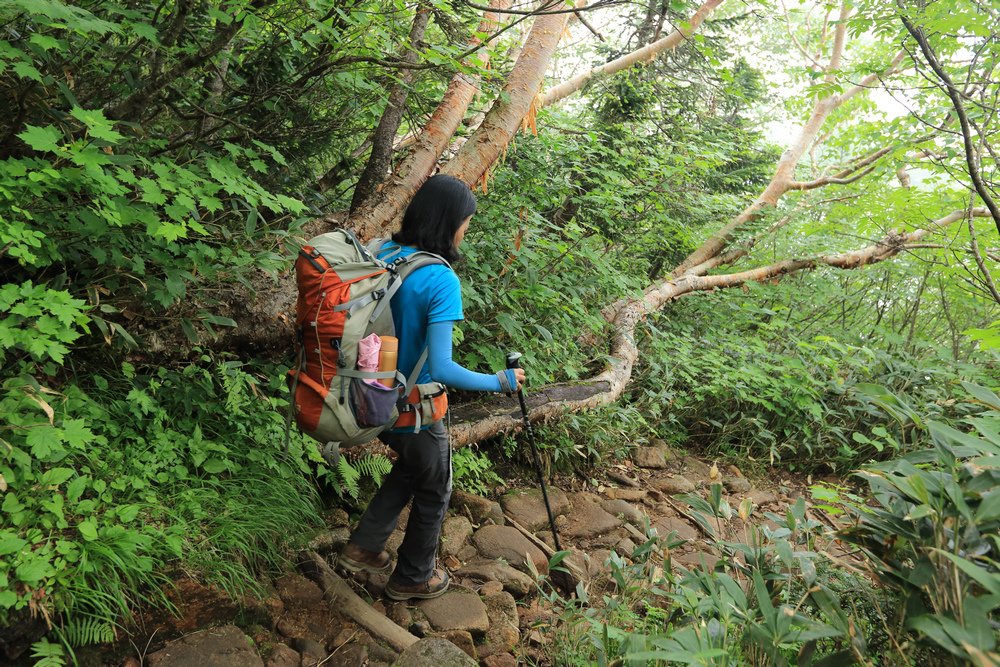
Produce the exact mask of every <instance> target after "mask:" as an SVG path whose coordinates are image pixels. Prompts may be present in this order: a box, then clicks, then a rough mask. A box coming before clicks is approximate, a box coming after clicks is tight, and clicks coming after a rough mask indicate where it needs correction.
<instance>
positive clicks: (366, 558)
mask: <svg viewBox="0 0 1000 667" xmlns="http://www.w3.org/2000/svg"><path fill="white" fill-rule="evenodd" d="M475 212H476V197H475V195H474V194H472V191H471V190H470V189H469V186H468V185H466V184H465V183H463V182H462V181H460V180H458V179H457V178H454V177H451V176H444V175H438V176H433V177H431V178H430V179H429V180H428V181H427V182H426V183H424V185H423V186H422V187H421V188H420V190H418V191H417V194H416V195H415V196H414V197H413V201H411V202H410V205H409V206H408V207H407V209H406V213H405V214H404V215H403V224H402V227H401V229H400V230H399V232H397V233H396V234H394V235H393V237H392V242H389V243H386V244H384V245H383V246H382V248H381V250H379V252H378V256H379V258H380V259H382V260H386V261H392V260H394V259H396V258H398V257H400V256H406V255H409V254H411V253H414V252H417V251H425V252H431V253H434V254H436V255H440V256H441V257H443V258H444V259H446V260H447V261H449V262H454V261H456V260H458V259H459V254H458V248H459V246H460V245H461V244H462V239H463V238H464V237H465V232H466V230H468V228H469V221H470V220H471V218H472V215H473V214H474V213H475ZM391 308H392V317H393V320H394V321H395V324H396V336H397V337H398V338H399V360H398V368H399V370H400V371H401V372H402V373H403V375H404V376H407V377H409V375H410V373H411V372H412V371H413V369H414V367H415V366H416V364H417V361H418V360H419V358H420V356H421V354H422V352H423V350H424V347H425V346H426V347H427V363H426V364H425V365H424V368H423V370H422V371H421V372H420V375H419V378H418V380H417V382H418V383H426V382H440V383H442V384H445V385H448V386H449V387H452V388H455V389H464V390H468V391H493V392H505V393H512V392H516V391H517V390H518V389H519V388H520V386H521V385H522V384H523V382H524V371H523V370H521V369H519V368H518V369H508V370H504V371H500V372H499V373H497V374H496V375H489V374H484V373H474V372H472V371H469V370H467V369H465V368H463V367H462V366H460V365H458V364H457V363H455V362H454V361H453V360H452V358H451V355H452V344H451V341H452V328H453V327H454V325H455V322H457V321H459V320H462V319H464V315H463V312H462V294H461V285H460V284H459V280H458V276H457V275H455V272H454V271H453V270H452V269H451V267H450V266H448V265H445V264H434V265H430V266H424V267H421V268H418V269H416V270H414V271H413V273H411V274H410V275H409V277H407V279H406V280H405V281H404V282H403V285H402V287H400V290H399V293H398V294H397V295H396V296H395V297H394V298H393V300H392V302H391ZM379 437H380V439H381V440H382V441H383V442H384V443H385V444H386V445H388V446H389V447H390V448H392V450H393V451H394V452H396V454H397V459H396V462H395V463H394V464H393V467H392V471H391V472H390V473H389V474H388V475H387V476H386V478H385V481H384V482H383V483H382V486H381V487H379V490H378V492H377V493H376V494H375V497H374V498H373V499H372V501H371V503H370V504H369V505H368V508H367V510H365V513H364V515H363V516H362V517H361V521H360V522H359V523H358V526H357V528H356V529H355V530H354V532H353V533H352V535H351V539H350V542H349V543H348V544H347V546H345V547H344V549H343V550H342V551H341V553H340V558H339V563H340V565H341V566H343V567H344V569H347V570H349V571H359V570H364V571H367V572H386V571H388V570H389V569H390V568H391V566H392V563H391V559H390V556H389V554H388V552H386V551H384V550H383V547H384V546H385V542H386V540H387V539H388V538H389V535H390V533H392V531H393V529H394V528H395V527H396V522H397V521H398V519H399V514H400V512H401V511H402V509H403V507H405V506H406V504H407V503H408V502H410V500H411V499H412V501H413V505H412V507H411V508H410V518H409V521H408V522H407V525H406V533H405V535H404V537H403V543H402V545H400V547H399V553H398V557H397V563H396V567H395V569H394V570H393V572H392V575H391V576H390V577H389V582H388V583H387V584H386V587H385V593H386V595H387V596H388V597H389V598H390V599H392V600H408V599H410V598H423V599H428V598H434V597H437V596H439V595H442V594H443V593H444V592H445V591H446V590H447V589H448V583H449V579H448V572H447V571H446V570H444V569H442V568H435V562H436V556H437V546H438V537H439V534H440V532H441V524H442V522H443V521H444V517H445V514H446V513H447V510H448V502H449V500H450V498H451V446H450V444H449V439H448V431H447V429H446V428H445V426H444V423H443V422H442V421H441V420H438V421H436V422H433V423H430V424H423V425H422V427H421V429H420V430H419V431H418V432H414V430H413V428H405V429H400V428H393V429H390V430H388V431H385V432H383V433H382V435H380V436H379Z"/></svg>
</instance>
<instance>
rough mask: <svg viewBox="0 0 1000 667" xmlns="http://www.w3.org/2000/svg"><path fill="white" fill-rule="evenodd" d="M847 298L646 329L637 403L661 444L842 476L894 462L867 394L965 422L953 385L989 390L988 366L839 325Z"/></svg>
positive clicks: (771, 296)
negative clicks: (886, 394) (872, 387)
mask: <svg viewBox="0 0 1000 667" xmlns="http://www.w3.org/2000/svg"><path fill="white" fill-rule="evenodd" d="M870 280H877V279H876V278H875V277H872V278H865V277H861V278H858V279H856V280H855V281H852V282H861V284H862V289H864V287H863V286H864V285H865V284H866V283H868V282H869V281H870ZM847 285H850V283H847ZM845 286H846V285H842V284H839V283H838V282H836V281H835V280H828V279H822V278H816V279H802V280H788V281H787V282H786V283H785V284H783V285H781V286H774V285H769V286H766V287H760V286H756V285H754V286H750V287H748V288H747V290H746V291H744V292H743V293H740V292H735V293H729V294H725V295H723V294H719V295H715V297H713V299H712V302H711V303H707V302H705V301H704V300H697V299H692V300H688V301H685V302H683V303H679V304H677V305H675V306H674V307H673V308H672V309H671V310H670V311H669V312H668V313H667V314H665V315H664V316H662V317H660V318H657V319H654V320H651V321H650V322H649V323H648V325H647V332H648V338H647V341H648V342H647V347H646V349H647V350H648V352H647V354H646V355H645V356H644V357H643V367H642V368H641V370H640V380H639V382H638V383H637V384H636V385H635V386H634V389H633V390H632V398H633V400H634V401H635V402H636V404H637V405H639V406H641V410H642V412H643V413H644V414H646V415H647V419H650V421H651V422H653V423H657V422H654V421H653V420H656V419H658V425H657V431H658V434H659V435H660V436H661V437H664V438H666V439H668V440H687V441H689V442H691V443H692V444H695V445H696V446H698V447H699V448H703V449H705V450H706V451H708V452H712V453H716V452H718V453H723V454H726V455H729V456H733V457H735V458H739V459H744V460H746V459H747V458H749V459H750V460H757V461H761V462H762V463H768V464H773V463H774V462H776V461H783V462H785V463H786V464H788V465H794V466H797V467H802V468H807V469H813V468H816V467H819V466H822V467H826V468H830V469H835V470H840V469H844V468H847V467H851V466H856V465H858V464H860V463H863V462H865V461H869V460H872V459H885V458H890V457H892V456H895V455H897V454H898V453H900V451H901V446H902V445H901V443H905V442H906V440H905V437H904V429H903V427H900V426H895V427H894V426H893V425H891V424H890V425H886V424H884V423H883V420H882V414H881V411H880V410H877V409H873V408H872V406H871V404H870V402H869V401H867V400H866V394H865V392H864V391H863V389H864V385H866V384H867V383H873V382H874V383H883V384H887V385H888V386H889V387H891V388H892V389H893V390H895V391H899V392H905V393H906V394H907V395H908V396H909V397H910V400H911V401H913V402H915V403H916V404H917V405H919V406H920V409H921V410H923V411H925V412H926V413H928V414H932V415H940V416H948V417H955V416H961V415H962V414H963V413H964V412H966V411H967V410H968V409H969V407H970V406H969V405H968V404H967V403H966V402H964V401H963V400H961V397H962V396H963V395H964V392H963V391H962V389H961V385H960V381H961V380H963V379H979V380H980V381H987V379H986V378H988V377H989V375H990V374H991V373H992V372H993V370H992V368H993V364H994V362H993V361H992V359H993V357H992V355H990V354H980V353H977V352H971V353H970V354H971V355H972V357H973V358H974V359H977V360H978V362H977V363H972V362H971V360H970V361H969V362H965V361H956V360H955V359H954V356H953V353H954V350H949V349H948V348H943V347H941V346H940V345H938V344H936V343H935V342H932V341H928V340H924V339H922V338H919V337H913V338H910V339H909V340H907V336H906V335H905V333H906V331H907V330H908V329H909V324H904V325H903V326H904V327H905V328H904V335H900V334H899V333H898V331H899V328H900V324H899V322H898V321H894V320H896V318H895V317H893V318H892V319H889V318H888V317H884V318H881V319H882V322H881V323H880V322H879V321H878V320H877V319H873V317H874V316H875V313H873V312H871V311H862V313H861V314H852V315H851V317H852V318H856V320H855V321H850V320H846V321H845V320H842V319H841V317H842V315H843V314H844V313H847V312H848V311H847V310H846V308H847V307H848V304H851V303H855V302H856V301H855V300H856V299H857V298H858V297H857V295H856V294H852V293H851V292H853V291H854V287H853V286H851V288H849V289H846V290H845ZM845 292H846V293H845ZM871 298H873V299H875V298H879V295H878V294H877V293H876V294H873V295H872V296H871ZM918 303H919V301H918ZM900 309H901V310H904V309H905V310H906V311H907V312H910V313H911V315H912V316H913V317H915V318H917V317H920V315H918V314H917V313H914V312H913V311H912V303H911V302H908V301H905V300H901V302H900ZM850 312H851V313H854V311H850ZM904 322H905V321H904ZM859 331H863V332H865V333H864V334H863V335H859V334H858V332H859ZM872 341H878V342H879V345H878V346H876V345H875V344H873V342H872Z"/></svg>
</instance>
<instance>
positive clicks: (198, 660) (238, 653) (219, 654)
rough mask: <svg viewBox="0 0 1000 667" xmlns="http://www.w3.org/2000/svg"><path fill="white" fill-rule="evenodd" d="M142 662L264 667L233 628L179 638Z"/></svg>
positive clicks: (169, 666) (174, 666)
mask: <svg viewBox="0 0 1000 667" xmlns="http://www.w3.org/2000/svg"><path fill="white" fill-rule="evenodd" d="M146 660H147V664H148V665H149V666H150V667H189V666H190V665H199V666H200V667H258V666H259V667H264V661H263V660H261V659H260V656H259V655H257V649H256V647H255V646H254V644H253V641H252V640H251V639H250V638H249V637H247V636H246V635H245V634H243V631H242V630H240V629H239V628H237V627H236V626H235V625H222V626H219V627H217V628H211V629H208V630H203V631H201V632H195V633H194V634H190V635H187V636H186V637H181V638H180V639H178V640H176V641H172V642H170V643H169V644H167V645H166V646H165V647H164V648H163V649H162V650H159V651H157V652H156V653H153V654H152V655H149V656H147V658H146Z"/></svg>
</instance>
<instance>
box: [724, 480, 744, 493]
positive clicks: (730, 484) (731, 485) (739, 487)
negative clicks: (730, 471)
mask: <svg viewBox="0 0 1000 667" xmlns="http://www.w3.org/2000/svg"><path fill="white" fill-rule="evenodd" d="M722 485H723V486H724V487H726V490H727V491H729V492H730V493H746V492H747V491H749V490H750V482H748V481H747V480H746V478H745V477H726V478H725V479H724V480H722Z"/></svg>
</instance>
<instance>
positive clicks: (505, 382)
mask: <svg viewBox="0 0 1000 667" xmlns="http://www.w3.org/2000/svg"><path fill="white" fill-rule="evenodd" d="M497 379H498V380H500V391H502V392H503V393H505V394H513V393H514V392H515V391H517V376H515V375H514V371H513V370H511V369H509V368H508V369H507V370H503V371H500V372H498V373H497Z"/></svg>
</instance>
